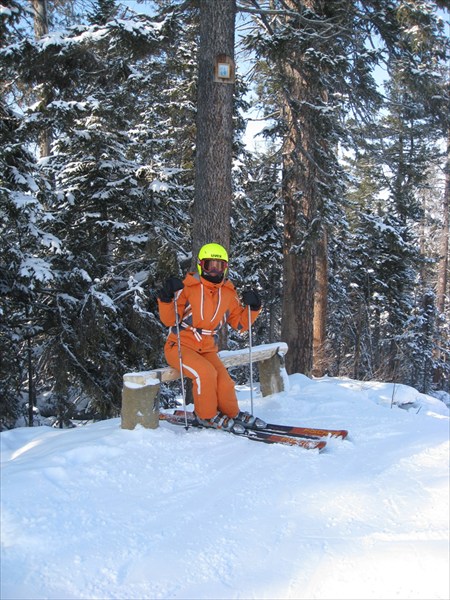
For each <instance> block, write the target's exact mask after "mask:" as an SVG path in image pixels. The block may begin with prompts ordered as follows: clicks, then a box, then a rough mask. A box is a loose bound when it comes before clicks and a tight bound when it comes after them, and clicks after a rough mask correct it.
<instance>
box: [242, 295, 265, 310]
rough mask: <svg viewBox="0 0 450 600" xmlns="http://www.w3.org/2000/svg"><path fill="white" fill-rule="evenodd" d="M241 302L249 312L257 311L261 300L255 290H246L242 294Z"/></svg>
mask: <svg viewBox="0 0 450 600" xmlns="http://www.w3.org/2000/svg"><path fill="white" fill-rule="evenodd" d="M242 302H243V303H244V304H245V305H248V306H250V309H251V310H259V309H260V308H261V298H260V297H259V295H258V292H257V291H255V290H246V291H245V292H244V293H243V294H242Z"/></svg>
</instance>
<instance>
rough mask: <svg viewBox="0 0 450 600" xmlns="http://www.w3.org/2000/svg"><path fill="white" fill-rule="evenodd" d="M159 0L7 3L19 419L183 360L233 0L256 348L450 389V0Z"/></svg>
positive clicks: (1, 32)
mask: <svg viewBox="0 0 450 600" xmlns="http://www.w3.org/2000/svg"><path fill="white" fill-rule="evenodd" d="M143 6H145V8H146V10H145V11H144V10H143V11H142V12H145V13H148V14H138V12H135V11H134V10H132V9H131V7H130V6H127V4H126V3H124V2H115V1H114V0H96V1H92V2H86V1H85V0H52V1H50V0H33V1H32V2H26V1H24V0H11V1H6V0H2V1H0V44H1V48H0V71H1V77H0V80H1V84H0V85H1V91H0V93H1V105H0V111H1V115H0V136H1V145H0V228H1V229H0V231H1V240H2V244H1V248H0V302H1V304H0V319H1V321H0V336H1V339H0V352H1V361H0V398H1V413H0V420H1V429H8V428H12V427H14V426H17V425H21V424H23V423H24V419H26V420H27V422H28V424H29V425H32V424H33V423H37V422H39V418H40V417H39V414H41V415H44V416H49V415H55V420H56V422H57V423H59V425H60V426H63V425H64V424H69V423H70V421H71V419H75V418H85V419H89V418H108V417H112V416H117V415H118V414H119V413H120V406H121V388H122V375H123V373H125V372H128V371H133V370H145V369H148V368H153V367H156V366H160V365H162V364H164V358H163V353H162V348H163V343H164V339H165V335H166V331H165V329H164V327H163V326H162V325H161V323H160V321H159V318H158V313H157V305H156V293H155V290H156V289H157V288H158V286H159V285H160V284H161V283H162V281H163V280H164V279H165V277H166V276H168V275H182V274H183V273H184V272H185V271H186V270H187V269H189V268H190V267H191V266H192V261H193V257H195V249H196V248H198V247H199V245H200V244H201V243H203V242H206V241H211V239H202V238H205V237H206V234H207V232H208V227H209V226H210V225H211V223H210V221H209V218H210V217H209V215H208V214H206V213H205V214H204V216H203V213H202V210H199V196H201V195H202V189H201V188H200V186H199V184H198V180H196V149H197V148H198V147H199V137H198V130H199V129H200V125H201V124H203V121H202V120H201V117H202V113H201V111H200V110H199V104H198V94H197V92H198V83H199V44H200V43H201V39H200V29H201V23H202V19H203V23H205V22H206V23H207V22H208V18H212V19H214V20H220V14H221V11H222V10H225V11H228V12H229V11H230V7H231V8H232V10H233V16H235V17H236V21H235V23H233V27H234V26H236V31H235V32H233V35H234V34H235V33H236V34H237V35H236V81H235V83H233V85H232V86H231V87H232V89H233V94H232V96H230V97H231V98H232V103H233V129H232V133H233V138H232V140H231V145H232V159H233V160H232V164H231V168H230V174H231V180H230V181H231V185H232V195H231V196H230V197H229V198H228V200H227V202H228V204H229V209H230V214H229V216H227V217H226V218H225V219H224V220H223V223H222V227H223V231H224V232H226V233H227V232H228V233H229V250H230V257H231V261H230V277H231V279H232V280H233V282H234V283H235V284H236V286H237V288H238V289H240V290H242V289H243V288H244V287H256V288H257V289H258V290H259V291H260V293H261V296H262V299H263V303H264V312H263V314H262V315H261V316H260V318H259V319H258V321H257V323H256V324H255V328H254V332H253V333H254V343H266V342H273V341H279V340H284V341H287V342H288V344H289V349H290V350H289V352H288V355H287V361H288V362H287V365H286V366H287V369H288V372H289V373H296V372H301V373H305V374H307V375H315V376H322V375H324V374H327V375H330V376H349V377H352V378H354V379H360V380H364V379H379V380H383V381H396V382H399V383H405V384H408V385H411V386H413V387H416V388H417V389H419V390H420V391H422V392H426V393H436V392H437V391H438V390H444V391H447V392H448V391H449V372H450V366H449V363H450V361H449V330H448V328H449V308H448V296H447V295H446V294H447V289H448V231H449V225H448V196H449V110H448V108H449V102H448V100H449V94H448V91H449V72H448V57H449V36H448V31H449V29H448V10H449V3H448V1H447V0H441V1H435V2H431V1H419V0H408V1H404V0H362V1H360V2H352V1H349V0H337V1H334V2H326V1H322V0H307V1H303V2H300V1H298V0H280V1H278V0H272V1H268V2H258V1H257V0H240V1H239V2H238V3H237V4H236V3H235V2H234V0H211V1H209V0H208V2H206V1H200V2H198V1H197V2H195V1H184V2H171V1H158V2H148V3H145V5H143ZM211 11H212V12H211ZM208 13H209V14H208ZM211 24H212V21H211ZM205 29H206V33H204V35H208V31H207V29H208V28H207V27H206V28H205V27H204V28H203V30H204V31H205ZM213 29H214V27H212V26H211V31H212V30H213ZM380 74H382V81H381V80H380ZM218 85H230V84H220V83H219V84H218ZM228 89H231V88H228ZM255 114H257V115H258V119H261V123H262V127H261V130H262V132H261V139H263V140H264V142H263V143H261V144H258V145H257V146H255V147H253V148H251V147H249V146H248V145H246V144H245V143H244V134H245V129H246V121H247V120H248V117H249V115H252V116H253V117H254V115H255ZM197 163H198V161H197ZM197 169H198V164H197ZM219 173H220V165H218V166H217V172H216V171H215V170H214V168H212V170H211V172H210V173H209V177H210V178H211V179H212V180H213V181H214V177H217V180H219V179H220V177H219ZM197 175H198V174H197ZM217 185H219V181H218V183H217ZM210 206H213V205H212V203H211V202H209V203H208V207H210ZM218 214H220V213H218ZM219 225H220V223H219ZM195 227H197V230H195ZM199 227H200V230H199V229H198V228H199ZM216 227H217V225H216ZM212 233H214V231H212ZM228 233H227V235H228ZM215 241H219V242H221V243H222V242H223V237H221V238H220V239H216V240H215ZM227 343H228V347H229V348H231V349H233V348H236V347H238V346H239V345H241V344H242V343H243V341H242V340H241V339H240V337H239V336H237V335H234V334H232V333H230V335H229V338H228V340H227ZM234 375H235V377H236V378H237V380H239V377H241V376H242V377H246V374H245V373H241V372H235V373H234ZM173 393H174V392H173V391H172V390H170V389H167V390H165V396H164V398H165V401H169V400H170V397H171V394H173ZM37 405H39V411H38V410H37V409H36V406H37Z"/></svg>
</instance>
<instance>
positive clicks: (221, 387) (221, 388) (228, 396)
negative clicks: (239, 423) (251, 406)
mask: <svg viewBox="0 0 450 600" xmlns="http://www.w3.org/2000/svg"><path fill="white" fill-rule="evenodd" d="M204 358H205V359H207V360H208V361H209V362H210V363H211V365H213V367H214V369H215V371H216V373H217V392H216V394H217V406H218V409H219V410H220V412H222V413H223V414H224V415H227V416H228V417H231V418H232V419H234V417H235V416H236V415H237V414H238V413H239V405H238V401H237V397H236V390H235V384H234V381H233V379H232V378H231V377H230V374H229V373H228V370H227V368H226V367H225V365H224V364H223V362H222V361H221V360H220V357H219V356H218V355H217V353H216V352H208V353H207V354H205V355H204Z"/></svg>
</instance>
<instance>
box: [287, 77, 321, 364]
mask: <svg viewBox="0 0 450 600" xmlns="http://www.w3.org/2000/svg"><path fill="white" fill-rule="evenodd" d="M284 72H285V78H286V88H287V90H288V92H287V93H288V95H287V97H286V104H285V122H286V125H287V127H288V132H289V133H288V135H287V136H286V138H285V145H284V149H283V175H282V194H283V199H284V244H283V259H284V260H283V311H282V325H281V334H282V335H281V338H282V340H283V341H284V342H286V343H287V344H288V346H289V352H288V353H287V355H286V369H287V372H288V373H295V372H300V373H305V374H309V373H310V371H311V369H312V365H313V319H314V291H315V273H316V250H317V236H318V232H319V229H318V228H319V226H320V220H319V218H318V190H317V180H318V173H317V168H316V162H315V160H314V154H315V152H314V145H315V135H314V113H313V111H312V110H311V109H310V108H309V107H308V101H311V99H312V90H311V89H310V86H309V85H308V83H307V82H306V81H305V80H302V78H301V76H300V74H299V72H298V71H297V70H294V69H292V68H291V67H288V66H286V65H284ZM302 101H305V102H304V103H303V102H302ZM312 104H313V102H312ZM300 107H301V108H300Z"/></svg>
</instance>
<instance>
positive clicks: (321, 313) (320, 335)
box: [313, 231, 328, 377]
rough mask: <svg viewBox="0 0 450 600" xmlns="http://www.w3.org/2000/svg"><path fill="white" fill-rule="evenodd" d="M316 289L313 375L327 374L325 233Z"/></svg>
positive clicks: (319, 254)
mask: <svg viewBox="0 0 450 600" xmlns="http://www.w3.org/2000/svg"><path fill="white" fill-rule="evenodd" d="M317 250H318V251H317V259H316V289H315V295H314V322H313V375H315V376H316V377H323V375H325V372H326V334H327V312H328V238H327V234H326V232H325V231H324V233H323V235H322V238H321V239H320V241H319V242H318V244H317Z"/></svg>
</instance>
